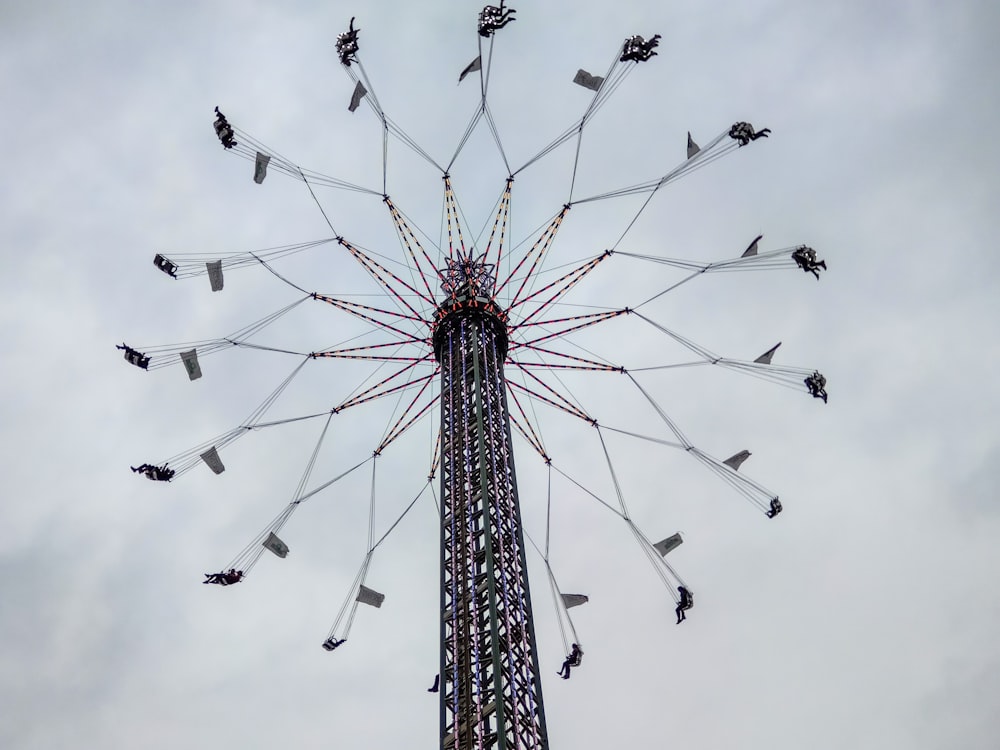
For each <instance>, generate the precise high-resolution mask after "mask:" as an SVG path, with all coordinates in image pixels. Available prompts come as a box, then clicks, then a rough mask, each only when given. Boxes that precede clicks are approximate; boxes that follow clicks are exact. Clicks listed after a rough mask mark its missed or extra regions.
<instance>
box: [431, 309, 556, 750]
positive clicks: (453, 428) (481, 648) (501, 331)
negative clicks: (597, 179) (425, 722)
mask: <svg viewBox="0 0 1000 750" xmlns="http://www.w3.org/2000/svg"><path fill="white" fill-rule="evenodd" d="M479 299H480V300H481V301H482V302H488V300H485V299H482V298H479ZM478 308H479V309H477V305H471V306H462V305H456V304H452V305H451V306H450V307H449V308H448V309H447V310H444V309H443V310H442V313H443V314H442V317H441V319H440V320H439V322H438V325H437V327H436V330H435V336H434V340H435V350H436V353H437V356H438V360H439V361H440V363H441V394H442V396H441V441H442V446H441V683H440V690H441V747H442V750H491V749H492V748H496V749H497V750H547V748H548V738H547V735H546V731H545V712H544V709H543V705H542V691H541V681H540V679H539V674H538V660H537V649H536V645H535V634H534V627H533V623H532V612H531V597H530V591H529V588H528V576H527V566H526V564H525V549H524V538H523V534H522V531H521V518H520V510H519V506H518V498H517V483H516V477H515V473H514V456H513V451H512V449H511V439H510V420H509V418H508V412H507V401H506V387H505V383H504V376H503V360H504V357H505V356H506V348H507V334H506V327H505V326H504V324H503V323H502V322H501V321H500V320H499V318H498V317H496V316H495V315H493V314H491V313H489V312H484V311H483V310H482V308H481V306H478Z"/></svg>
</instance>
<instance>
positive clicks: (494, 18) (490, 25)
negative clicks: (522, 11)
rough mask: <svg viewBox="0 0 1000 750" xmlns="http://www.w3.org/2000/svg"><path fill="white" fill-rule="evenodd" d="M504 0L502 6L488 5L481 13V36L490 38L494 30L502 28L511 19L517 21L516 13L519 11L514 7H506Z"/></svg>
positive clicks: (501, 1) (501, 0) (501, 2)
mask: <svg viewBox="0 0 1000 750" xmlns="http://www.w3.org/2000/svg"><path fill="white" fill-rule="evenodd" d="M503 4H504V0H500V6H499V7H497V6H496V5H487V6H486V7H485V8H483V10H482V12H480V14H479V36H481V37H484V38H488V37H490V36H492V35H493V32H494V31H497V30H498V29H502V28H503V27H504V26H506V25H507V24H509V23H510V22H511V21H516V20H517V19H516V18H514V14H515V13H516V12H517V11H516V10H514V9H513V8H504V7H503Z"/></svg>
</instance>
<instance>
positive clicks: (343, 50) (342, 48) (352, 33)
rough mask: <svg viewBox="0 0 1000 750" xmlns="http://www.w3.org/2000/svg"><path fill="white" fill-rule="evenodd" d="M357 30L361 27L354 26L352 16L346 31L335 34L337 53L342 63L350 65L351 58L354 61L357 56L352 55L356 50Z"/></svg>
mask: <svg viewBox="0 0 1000 750" xmlns="http://www.w3.org/2000/svg"><path fill="white" fill-rule="evenodd" d="M359 31H361V29H355V28H354V17H352V18H351V23H350V25H349V26H348V28H347V31H345V32H344V33H343V34H340V35H338V36H337V45H336V46H337V55H338V56H339V57H340V63H341V64H342V65H347V66H350V64H351V61H352V60H354V61H356V59H357V58H355V57H354V55H355V54H356V53H357V51H358V32H359Z"/></svg>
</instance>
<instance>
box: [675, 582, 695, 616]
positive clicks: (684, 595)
mask: <svg viewBox="0 0 1000 750" xmlns="http://www.w3.org/2000/svg"><path fill="white" fill-rule="evenodd" d="M677 593H679V594H680V595H681V601H680V603H679V604H678V605H677V609H675V610H674V612H676V613H677V624H678V625H680V624H681V622H682V621H684V620H686V619H687V615H686V614H684V612H685V610H688V609H691V607H693V606H694V597H692V596H691V592H690V591H688V589H687V587H686V586H678V587H677Z"/></svg>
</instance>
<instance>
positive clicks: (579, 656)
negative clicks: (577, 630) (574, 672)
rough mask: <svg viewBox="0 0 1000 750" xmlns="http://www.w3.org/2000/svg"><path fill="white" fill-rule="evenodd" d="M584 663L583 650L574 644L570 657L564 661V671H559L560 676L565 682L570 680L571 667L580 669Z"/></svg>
mask: <svg viewBox="0 0 1000 750" xmlns="http://www.w3.org/2000/svg"><path fill="white" fill-rule="evenodd" d="M582 661H583V649H582V648H580V645H579V644H578V643H574V644H573V648H572V649H571V650H570V652H569V656H567V657H566V658H565V659H563V663H562V669H560V670H559V672H558V675H559V676H560V677H562V678H563V679H564V680H568V679H569V673H570V668H571V667H579V666H580V663H581V662H582Z"/></svg>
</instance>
